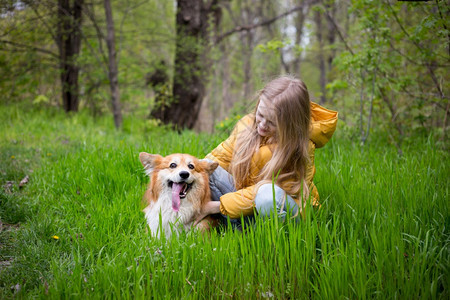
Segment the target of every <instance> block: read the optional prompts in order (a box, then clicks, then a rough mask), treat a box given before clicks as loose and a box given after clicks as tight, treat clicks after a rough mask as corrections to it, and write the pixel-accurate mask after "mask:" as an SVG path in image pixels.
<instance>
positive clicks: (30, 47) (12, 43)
mask: <svg viewBox="0 0 450 300" xmlns="http://www.w3.org/2000/svg"><path fill="white" fill-rule="evenodd" d="M0 43H3V44H7V45H11V46H14V47H18V48H21V49H24V48H27V49H31V50H35V51H38V52H41V53H45V54H48V55H51V56H54V57H56V58H59V55H58V54H56V53H54V52H52V51H50V50H47V49H43V48H38V47H35V46H30V45H26V44H20V43H16V42H11V41H6V40H0Z"/></svg>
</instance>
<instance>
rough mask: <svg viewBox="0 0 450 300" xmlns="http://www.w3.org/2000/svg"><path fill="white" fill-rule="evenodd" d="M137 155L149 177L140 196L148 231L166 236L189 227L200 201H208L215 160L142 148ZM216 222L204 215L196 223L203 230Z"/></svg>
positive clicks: (209, 199) (199, 210) (201, 202)
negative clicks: (150, 152)
mask: <svg viewBox="0 0 450 300" xmlns="http://www.w3.org/2000/svg"><path fill="white" fill-rule="evenodd" d="M139 159H140V161H141V163H142V165H143V166H144V169H145V173H146V174H147V175H148V176H149V177H150V183H149V184H148V187H147V190H146V191H145V194H144V199H143V200H144V202H145V203H146V205H147V207H146V208H145V209H144V213H145V218H146V219H147V223H148V225H149V227H150V232H151V235H152V236H154V237H158V238H159V237H160V233H161V232H162V231H164V233H165V236H166V237H167V238H169V237H170V236H171V234H172V233H176V234H179V233H180V231H181V230H185V231H189V230H190V229H191V227H192V224H193V222H194V221H195V219H196V217H197V216H198V215H199V214H200V213H201V210H202V207H203V205H204V204H205V203H206V202H208V201H211V191H210V189H209V175H210V174H212V173H213V172H214V170H215V169H216V168H217V166H218V163H216V162H208V161H201V160H199V159H198V158H196V157H194V156H191V155H189V154H178V153H177V154H171V155H169V156H166V157H162V156H161V155H158V154H149V153H146V152H141V153H140V154H139ZM215 225H216V221H215V220H214V219H213V218H212V217H207V218H205V219H204V220H202V221H201V222H200V223H199V224H198V225H197V227H198V228H199V229H200V230H203V231H205V230H208V229H209V228H210V226H215Z"/></svg>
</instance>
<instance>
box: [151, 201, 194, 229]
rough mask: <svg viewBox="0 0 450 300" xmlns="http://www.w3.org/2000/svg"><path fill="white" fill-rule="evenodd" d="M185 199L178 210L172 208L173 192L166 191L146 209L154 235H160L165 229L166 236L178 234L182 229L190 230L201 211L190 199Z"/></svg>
mask: <svg viewBox="0 0 450 300" xmlns="http://www.w3.org/2000/svg"><path fill="white" fill-rule="evenodd" d="M183 200H184V201H182V202H181V205H180V208H179V210H178V212H176V211H174V210H173V208H172V198H171V194H170V193H164V194H162V195H160V197H159V199H158V201H157V202H155V203H153V204H152V205H151V206H149V207H148V208H147V209H146V213H145V218H146V219H147V223H148V225H149V227H150V231H151V235H152V236H155V237H160V235H161V230H163V231H164V234H165V236H166V237H170V236H171V234H172V233H175V234H178V233H179V232H180V231H181V230H182V229H184V230H190V228H191V226H192V223H193V221H194V219H193V218H194V215H195V214H196V213H199V212H198V211H196V209H195V208H194V206H193V205H192V204H191V203H190V201H187V199H183ZM160 225H161V227H160Z"/></svg>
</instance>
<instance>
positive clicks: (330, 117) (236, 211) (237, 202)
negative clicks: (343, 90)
mask: <svg viewBox="0 0 450 300" xmlns="http://www.w3.org/2000/svg"><path fill="white" fill-rule="evenodd" d="M337 120H338V113H337V112H336V111H332V110H328V109H326V108H324V107H322V106H320V105H318V104H316V103H314V102H311V133H310V141H309V159H310V160H309V163H308V166H307V170H306V183H307V185H308V186H309V187H310V194H311V201H312V204H313V205H319V193H318V191H317V188H316V187H315V185H314V183H313V178H314V174H315V173H316V168H315V166H314V151H315V149H316V148H320V147H323V146H324V145H325V144H326V143H327V142H328V141H329V140H330V139H331V136H332V135H333V133H334V131H335V130H336V123H337ZM252 122H253V118H252V117H251V115H247V116H245V117H243V118H242V119H241V120H240V121H239V122H238V123H237V124H236V126H235V128H234V130H233V132H232V134H231V135H230V137H229V138H228V139H227V140H225V141H223V142H222V143H221V144H220V145H219V146H217V147H216V148H215V149H214V150H213V151H211V153H209V154H208V155H207V156H206V158H208V159H211V160H213V161H216V162H218V163H219V165H220V166H221V167H222V168H224V169H225V170H226V171H227V172H230V170H229V168H230V163H231V159H232V157H233V151H234V145H235V143H236V139H237V137H238V136H239V134H240V133H241V132H242V130H244V129H245V128H247V127H248V126H251V125H252ZM274 146H276V145H261V146H260V148H259V151H257V152H255V154H254V155H253V157H252V162H251V169H250V174H249V178H250V182H251V185H249V186H247V187H245V188H243V189H241V190H238V191H236V192H233V193H228V194H225V195H223V196H222V197H220V211H221V213H222V214H224V215H227V216H229V217H230V218H239V217H240V216H241V215H244V216H247V215H252V214H253V208H254V206H255V204H254V198H255V195H256V190H255V185H256V184H257V182H256V178H257V176H258V174H259V172H260V171H261V170H262V168H263V167H264V166H265V165H266V163H267V162H268V161H269V160H270V159H271V158H272V149H273V147H274ZM287 184H288V182H286V183H283V182H282V183H280V187H281V188H283V186H284V185H287ZM291 196H292V197H293V198H294V200H295V201H296V202H297V204H299V200H298V195H291Z"/></svg>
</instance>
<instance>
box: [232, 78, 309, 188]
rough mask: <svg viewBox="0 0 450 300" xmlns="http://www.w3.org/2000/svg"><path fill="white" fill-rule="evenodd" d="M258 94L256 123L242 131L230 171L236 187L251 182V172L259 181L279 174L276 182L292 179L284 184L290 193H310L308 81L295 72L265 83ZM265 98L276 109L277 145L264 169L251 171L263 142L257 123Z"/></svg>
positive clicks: (269, 180)
mask: <svg viewBox="0 0 450 300" xmlns="http://www.w3.org/2000/svg"><path fill="white" fill-rule="evenodd" d="M258 96H259V97H258V101H257V103H256V107H255V110H254V113H253V115H252V118H253V124H251V125H250V126H248V127H247V128H246V129H245V130H243V131H242V132H240V133H239V135H238V138H237V141H236V146H235V148H234V149H235V151H234V153H233V158H232V161H231V170H230V171H231V175H232V176H233V178H234V180H235V184H236V188H237V189H241V188H244V187H246V186H249V185H250V180H251V179H250V178H251V177H252V175H256V176H257V182H258V183H259V184H261V183H265V182H271V181H272V178H273V176H275V177H276V176H277V175H278V177H277V181H276V183H279V182H282V181H284V180H286V179H289V181H290V184H289V187H284V188H285V191H286V192H287V193H288V194H290V195H299V194H300V191H301V190H303V196H307V195H308V187H307V186H306V184H305V182H304V178H305V173H306V165H307V163H308V159H309V157H308V142H309V128H310V111H311V109H310V100H309V94H308V90H307V88H306V85H305V84H304V83H303V81H301V80H299V79H297V78H295V77H293V76H289V75H285V76H281V77H278V78H276V79H274V80H272V81H270V82H269V83H268V84H266V86H265V87H264V88H263V89H262V90H261V91H259V93H258ZM262 99H263V101H264V102H265V103H271V106H272V107H273V109H274V117H275V120H274V121H275V125H276V134H275V135H274V136H273V137H272V142H274V148H273V149H272V151H273V154H272V158H271V160H270V161H269V162H268V163H267V164H266V165H265V166H264V167H263V169H262V170H261V172H260V173H259V174H251V172H250V170H251V161H252V157H253V155H254V154H255V152H257V151H258V150H259V147H260V145H261V142H263V138H262V137H261V136H260V135H259V134H258V132H257V124H256V110H257V108H258V105H259V103H260V101H261V100H262ZM259 184H258V185H259ZM287 188H288V190H286V189H287ZM299 196H300V195H299Z"/></svg>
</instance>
